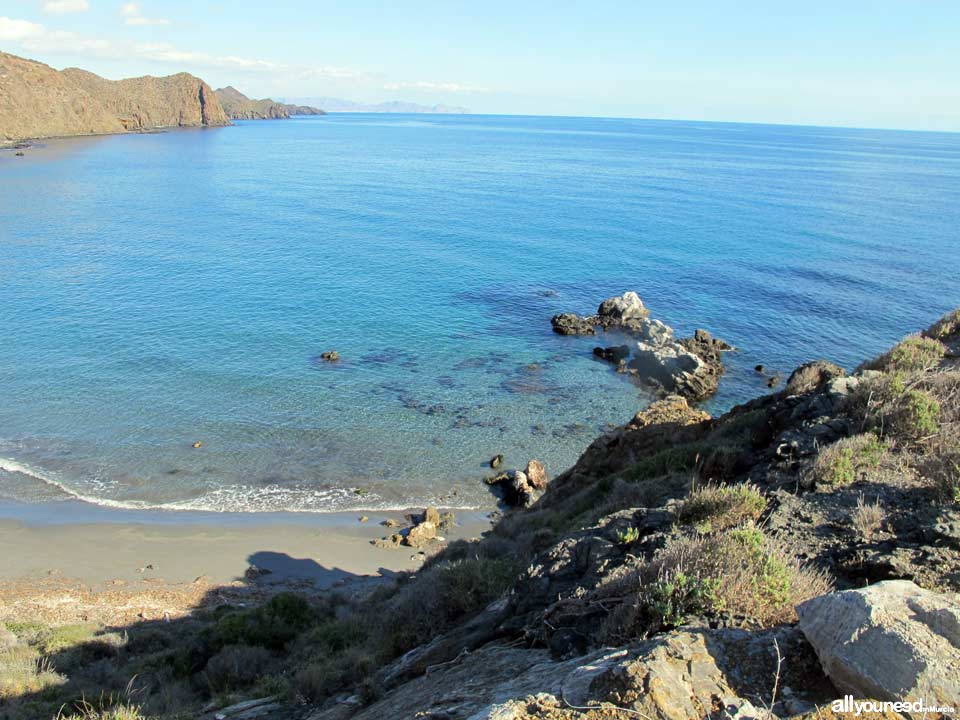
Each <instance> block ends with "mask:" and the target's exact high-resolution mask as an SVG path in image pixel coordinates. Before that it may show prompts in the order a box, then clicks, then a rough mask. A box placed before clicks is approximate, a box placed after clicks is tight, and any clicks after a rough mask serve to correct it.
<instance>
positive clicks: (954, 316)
mask: <svg viewBox="0 0 960 720" xmlns="http://www.w3.org/2000/svg"><path fill="white" fill-rule="evenodd" d="M958 332H960V310H954V311H953V312H948V313H947V314H946V315H944V316H943V317H942V318H940V319H939V320H937V322H935V323H934V324H933V325H931V326H930V328H929V329H928V330H927V331H926V332H925V333H924V335H926V336H927V337H931V338H937V339H939V340H943V339H946V338H949V337H952V336H953V335H956V334H957V333H958Z"/></svg>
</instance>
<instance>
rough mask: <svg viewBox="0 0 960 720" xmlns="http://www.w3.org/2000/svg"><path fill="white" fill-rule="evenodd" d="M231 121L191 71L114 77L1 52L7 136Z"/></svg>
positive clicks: (2, 125) (2, 130)
mask: <svg viewBox="0 0 960 720" xmlns="http://www.w3.org/2000/svg"><path fill="white" fill-rule="evenodd" d="M229 124H230V121H229V119H228V118H227V116H226V115H225V114H224V112H223V108H221V107H220V103H219V101H218V100H217V98H216V95H215V94H214V92H213V90H212V89H210V87H209V86H208V85H207V84H206V83H205V82H203V80H200V79H199V78H197V77H194V76H193V75H189V74H188V73H179V74H177V75H170V76H168V77H160V78H158V77H151V76H146V77H140V78H130V79H127V80H119V81H113V80H106V79H104V78H102V77H100V76H98V75H94V74H93V73H90V72H87V71H85V70H80V69H77V68H68V69H66V70H63V71H57V70H54V69H53V68H51V67H49V66H47V65H44V64H42V63H38V62H35V61H33V60H26V59H24V58H20V57H16V56H15V55H8V54H6V53H0V138H2V139H4V140H21V139H26V138H43V137H61V136H68V135H96V134H104V133H121V132H127V131H135V130H149V129H154V128H164V127H200V126H216V125H229Z"/></svg>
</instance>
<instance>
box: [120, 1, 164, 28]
mask: <svg viewBox="0 0 960 720" xmlns="http://www.w3.org/2000/svg"><path fill="white" fill-rule="evenodd" d="M120 14H121V15H123V17H124V22H125V23H126V24H127V25H169V24H170V21H169V20H167V19H166V18H148V17H144V16H143V13H141V12H140V3H135V2H129V3H124V4H123V5H121V6H120Z"/></svg>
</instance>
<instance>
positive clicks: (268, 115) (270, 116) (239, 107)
mask: <svg viewBox="0 0 960 720" xmlns="http://www.w3.org/2000/svg"><path fill="white" fill-rule="evenodd" d="M217 98H218V99H219V100H220V104H221V105H222V106H223V109H224V112H226V114H227V117H229V118H230V119H231V120H285V119H287V118H289V117H290V116H291V115H325V114H326V113H324V112H323V110H321V109H320V108H315V107H310V106H308V105H287V104H285V103H280V102H275V101H273V100H271V99H270V98H265V99H263V100H252V99H250V98H248V97H247V96H246V95H244V94H243V93H242V92H240V91H239V90H237V89H236V88H235V87H232V86H229V85H228V86H227V87H224V88H219V89H218V90H217Z"/></svg>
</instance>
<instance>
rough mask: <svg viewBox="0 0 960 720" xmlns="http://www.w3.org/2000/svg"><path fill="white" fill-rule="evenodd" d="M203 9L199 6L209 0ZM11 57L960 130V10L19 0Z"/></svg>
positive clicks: (408, 98)
mask: <svg viewBox="0 0 960 720" xmlns="http://www.w3.org/2000/svg"><path fill="white" fill-rule="evenodd" d="M201 5H203V6H201ZM2 13H3V14H2V15H0V49H2V50H4V51H6V52H10V53H12V54H15V55H20V56H24V57H29V58H32V59H35V60H39V61H40V62H44V63H46V64H49V65H51V66H53V67H56V68H58V69H62V68H64V67H68V66H78V67H82V68H84V69H87V70H90V71H92V72H95V73H97V74H99V75H103V76H104V77H108V78H111V79H119V78H121V77H133V76H138V75H148V74H149V75H166V74H171V73H175V72H180V71H186V72H190V73H193V74H195V75H198V76H200V77H202V78H203V79H204V80H205V81H207V82H208V83H209V84H210V85H211V86H213V87H223V86H225V85H233V86H234V87H236V88H238V89H239V90H241V91H242V92H244V93H245V94H247V95H248V96H250V97H254V98H261V97H273V98H275V99H277V98H309V97H337V98H344V99H348V100H351V101H355V102H363V103H370V104H376V103H380V102H385V101H391V100H399V101H404V102H410V103H417V104H422V105H438V104H440V105H451V106H460V107H465V108H468V109H469V110H470V111H471V112H472V113H475V114H496V115H543V116H573V117H611V118H636V119H649V120H691V121H713V122H742V123H760V124H785V125H814V126H833V127H855V128H867V129H874V128H876V129H901V130H928V131H948V132H957V131H960V92H958V90H960V81H958V79H957V78H960V48H958V47H957V43H956V42H955V32H954V30H955V28H956V27H960V6H956V5H954V4H950V3H946V2H931V3H926V4H924V5H923V6H922V7H921V8H919V9H918V8H917V6H915V5H912V4H908V3H905V2H880V3H877V2H874V3H866V2H851V3H846V4H844V6H843V7H842V8H837V7H834V6H831V5H828V4H827V3H825V2H815V3H812V4H808V5H806V6H804V8H802V9H797V8H796V7H794V6H792V5H787V4H781V5H775V6H773V7H771V6H770V5H769V4H763V3H759V2H747V3H739V4H737V5H736V6H735V7H733V6H728V7H726V8H718V7H717V6H716V4H715V3H708V2H700V1H698V2H693V1H688V2H682V3H679V4H676V5H673V6H671V7H669V8H664V7H659V6H646V7H641V6H637V5H636V4H632V3H626V2H620V1H619V0H617V1H611V2H607V3H604V4H603V7H602V8H601V9H596V8H589V9H588V8H584V7H580V6H576V5H564V6H560V7H554V6H551V5H549V4H547V3H530V4H525V5H524V6H522V7H516V6H513V5H508V4H507V3H505V2H499V1H498V2H492V3H488V4H485V5H484V6H483V8H482V9H478V8H476V7H473V6H470V5H468V4H465V3H459V2H458V3H438V2H421V3H418V4H416V6H414V7H413V8H410V7H405V8H399V7H390V6H381V5H379V4H377V3H370V2H360V3H350V4H349V5H348V4H346V3H339V2H319V3H308V2H306V1H305V0H284V1H281V2H279V3H275V4H274V5H273V6H272V7H271V10H270V12H269V14H264V13H263V11H262V6H258V5H257V4H254V3H251V2H236V3H233V4H231V5H230V6H226V5H219V4H215V5H209V4H196V3H193V4H191V3H187V2H183V1H182V0H170V1H168V2H163V3H160V2H158V1H157V0H153V1H150V0H145V1H144V2H139V3H136V2H117V1H115V0H114V1H111V2H105V1H102V0H9V1H8V2H7V3H5V9H4V10H3V11H2Z"/></svg>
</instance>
